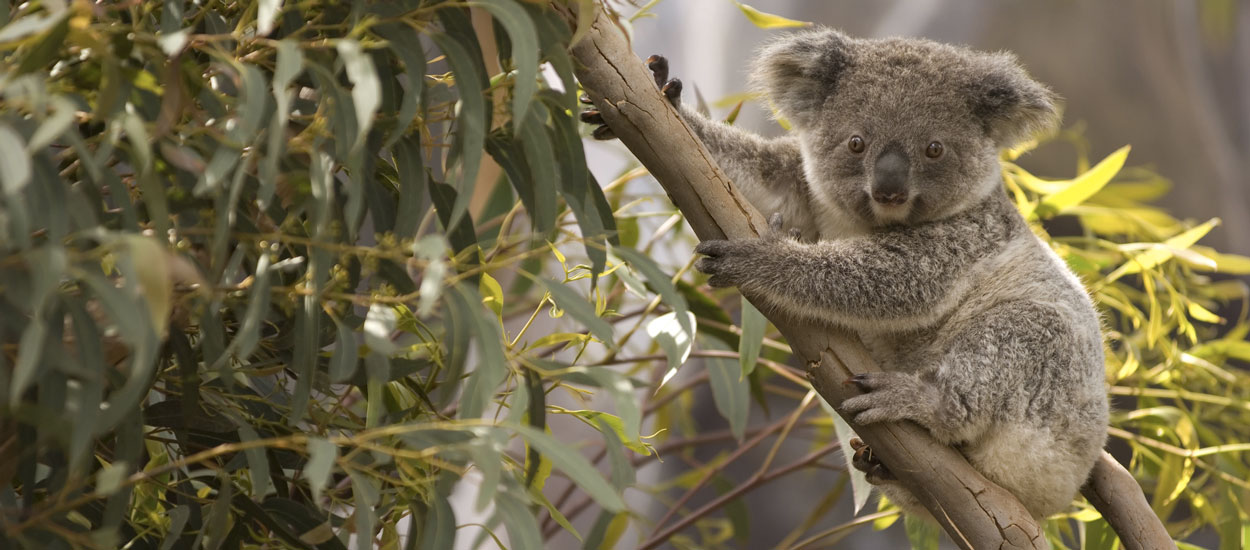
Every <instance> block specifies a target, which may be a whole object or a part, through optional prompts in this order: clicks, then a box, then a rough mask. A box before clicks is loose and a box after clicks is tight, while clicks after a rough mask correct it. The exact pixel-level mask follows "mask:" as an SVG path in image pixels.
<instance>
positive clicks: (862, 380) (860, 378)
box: [846, 374, 872, 392]
mask: <svg viewBox="0 0 1250 550" xmlns="http://www.w3.org/2000/svg"><path fill="white" fill-rule="evenodd" d="M846 383H848V384H855V387H857V388H859V391H863V392H866V391H872V388H871V387H869V385H868V377H867V376H865V375H863V374H856V375H855V376H852V377H850V378H848V379H847V380H846Z"/></svg>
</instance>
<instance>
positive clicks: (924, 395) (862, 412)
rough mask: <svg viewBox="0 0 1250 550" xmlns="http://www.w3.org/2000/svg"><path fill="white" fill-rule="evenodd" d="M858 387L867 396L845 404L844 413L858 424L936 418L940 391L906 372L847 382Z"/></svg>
mask: <svg viewBox="0 0 1250 550" xmlns="http://www.w3.org/2000/svg"><path fill="white" fill-rule="evenodd" d="M847 383H848V384H855V385H856V386H857V387H859V389H860V391H863V392H865V393H864V394H863V395H857V396H855V397H852V398H850V399H847V400H846V401H843V402H842V405H841V407H839V408H840V409H842V410H843V411H846V412H848V413H851V414H853V415H855V422H857V423H859V424H872V423H874V422H894V421H898V420H905V419H911V420H923V419H925V417H926V416H931V415H933V414H934V413H935V412H936V411H935V410H934V409H935V406H934V404H935V401H936V399H935V395H934V394H935V393H936V391H937V390H936V389H935V388H934V387H933V386H932V385H930V384H927V383H925V382H923V381H921V380H920V379H919V378H917V377H916V376H915V375H914V374H910V373H905V372H870V373H865V374H857V375H855V376H852V377H851V378H850V379H849V380H847Z"/></svg>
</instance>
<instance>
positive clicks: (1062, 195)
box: [1034, 145, 1129, 218]
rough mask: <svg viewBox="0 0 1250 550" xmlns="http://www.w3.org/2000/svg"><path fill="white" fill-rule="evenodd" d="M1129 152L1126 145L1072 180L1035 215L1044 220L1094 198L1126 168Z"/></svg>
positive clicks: (1048, 198) (1054, 194) (1036, 211)
mask: <svg viewBox="0 0 1250 550" xmlns="http://www.w3.org/2000/svg"><path fill="white" fill-rule="evenodd" d="M1128 152H1129V146H1127V145H1125V146H1124V147H1121V148H1119V149H1117V150H1116V151H1115V152H1114V153H1111V154H1110V155H1107V158H1105V159H1103V160H1102V162H1099V163H1098V164H1096V165H1094V167H1093V168H1090V169H1089V171H1087V172H1085V173H1084V174H1081V175H1080V176H1077V177H1076V179H1074V180H1072V183H1071V184H1069V185H1067V186H1065V187H1064V188H1063V189H1062V190H1059V191H1056V192H1054V193H1053V194H1049V195H1047V196H1045V197H1044V198H1042V201H1041V202H1040V203H1039V204H1038V205H1037V209H1036V210H1035V211H1034V214H1035V215H1037V216H1038V217H1043V218H1047V217H1050V216H1054V215H1056V214H1059V213H1061V212H1063V211H1064V210H1066V209H1067V208H1069V207H1071V206H1074V205H1077V204H1080V203H1082V202H1084V201H1085V199H1088V198H1089V197H1092V196H1093V195H1094V194H1095V193H1097V192H1098V191H1099V190H1101V189H1102V188H1103V187H1104V186H1106V185H1107V184H1108V183H1110V182H1111V178H1114V177H1115V175H1116V174H1117V173H1119V171H1120V168H1121V167H1123V166H1124V161H1125V159H1127V158H1128Z"/></svg>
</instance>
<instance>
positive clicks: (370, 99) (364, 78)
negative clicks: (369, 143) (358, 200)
mask: <svg viewBox="0 0 1250 550" xmlns="http://www.w3.org/2000/svg"><path fill="white" fill-rule="evenodd" d="M335 48H336V49H337V50H338V52H339V56H341V57H342V59H343V67H344V68H345V69H346V70H347V79H348V80H350V81H351V83H352V106H353V107H355V109H356V124H357V126H356V140H355V142H354V143H353V144H352V150H357V149H359V148H360V147H363V146H364V143H365V136H366V135H368V134H369V128H371V127H372V126H373V115H374V114H376V113H377V112H378V105H380V104H381V103H382V91H381V83H379V82H378V71H377V69H376V68H374V66H373V60H372V59H371V58H370V57H369V55H368V54H366V53H365V52H364V50H362V49H361V48H360V43H359V42H357V41H355V40H340V41H339V42H338V43H337V44H336V45H335ZM359 185H363V182H360V183H359Z"/></svg>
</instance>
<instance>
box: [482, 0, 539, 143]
mask: <svg viewBox="0 0 1250 550" xmlns="http://www.w3.org/2000/svg"><path fill="white" fill-rule="evenodd" d="M467 5H469V6H471V7H477V8H481V9H484V10H486V11H488V12H490V14H491V15H492V16H493V17H494V18H495V20H496V21H498V22H499V23H500V24H502V25H503V27H504V28H505V29H507V30H508V39H509V40H511V41H512V60H513V63H514V64H515V65H516V78H515V79H514V82H515V84H514V85H513V86H512V118H513V119H515V120H524V119H525V115H526V114H527V111H528V110H529V105H530V101H532V100H533V98H534V92H535V91H536V90H537V89H538V33H537V32H536V31H535V30H534V22H533V21H531V20H530V16H529V14H527V13H526V12H525V10H524V9H522V8H521V6H519V5H517V3H516V2H513V1H511V0H477V1H474V2H468V3H467Z"/></svg>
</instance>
